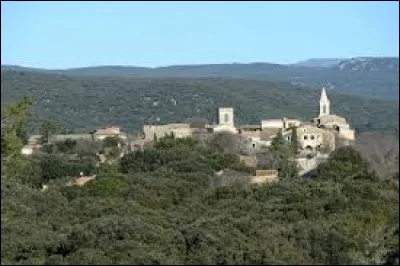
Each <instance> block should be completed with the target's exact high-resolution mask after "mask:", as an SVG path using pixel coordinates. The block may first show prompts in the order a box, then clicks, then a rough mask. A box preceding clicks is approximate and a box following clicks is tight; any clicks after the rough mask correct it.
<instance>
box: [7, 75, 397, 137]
mask: <svg viewBox="0 0 400 266" xmlns="http://www.w3.org/2000/svg"><path fill="white" fill-rule="evenodd" d="M328 94H329V95H328V96H329V97H330V99H331V102H332V106H333V112H334V113H336V114H338V115H342V116H344V117H346V118H347V119H348V121H349V122H350V124H351V125H352V127H355V128H356V129H357V130H358V131H360V132H361V131H395V132H398V128H399V126H398V117H399V116H398V111H399V107H398V103H397V102H395V101H381V100H371V99H365V98H360V97H355V96H348V95H343V94H337V93H329V92H328ZM23 96H32V97H33V98H34V104H33V107H34V108H33V117H32V119H31V126H30V128H31V129H35V130H38V129H39V126H40V121H43V120H44V119H47V118H49V117H52V118H55V119H56V120H57V121H59V122H60V123H61V124H62V125H63V127H65V128H68V129H71V130H76V131H88V130H92V129H93V128H95V127H101V126H105V125H119V126H122V127H123V128H125V129H126V130H128V131H133V130H141V129H142V126H143V123H150V122H151V123H153V124H154V123H161V124H163V123H169V122H178V121H184V120H185V119H187V118H190V117H203V118H206V119H207V120H208V121H210V122H216V119H217V108H218V107H222V106H232V107H234V108H235V117H236V123H237V124H259V123H260V120H261V119H267V118H281V117H283V116H286V117H290V118H298V119H301V120H309V119H312V118H313V117H314V116H316V115H317V114H318V104H319V103H318V101H319V97H320V90H319V89H316V90H311V89H309V88H302V87H299V86H293V85H290V84H287V83H282V82H280V83H271V82H267V81H252V80H240V79H223V78H203V79H201V78H197V79H189V78H186V79H183V78H116V77H72V76H62V75H61V76H60V75H48V74H38V73H32V72H8V71H5V72H4V71H2V73H1V103H2V105H3V104H4V103H7V102H13V101H16V100H18V99H20V98H22V97H23ZM31 132H32V131H31Z"/></svg>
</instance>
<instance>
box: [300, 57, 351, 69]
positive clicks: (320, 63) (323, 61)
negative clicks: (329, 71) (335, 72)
mask: <svg viewBox="0 0 400 266" xmlns="http://www.w3.org/2000/svg"><path fill="white" fill-rule="evenodd" d="M343 60H345V59H343V58H313V59H308V60H305V61H300V62H297V63H296V64H294V65H296V66H303V67H331V66H334V65H337V64H338V63H340V62H341V61H343Z"/></svg>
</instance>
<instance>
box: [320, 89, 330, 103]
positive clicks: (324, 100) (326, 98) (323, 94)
mask: <svg viewBox="0 0 400 266" xmlns="http://www.w3.org/2000/svg"><path fill="white" fill-rule="evenodd" d="M319 101H320V102H329V100H328V96H326V91H325V87H322V92H321V98H320V99H319Z"/></svg>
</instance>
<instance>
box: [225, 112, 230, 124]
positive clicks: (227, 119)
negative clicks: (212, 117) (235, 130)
mask: <svg viewBox="0 0 400 266" xmlns="http://www.w3.org/2000/svg"><path fill="white" fill-rule="evenodd" d="M224 120H225V123H228V121H229V115H228V114H225V115H224Z"/></svg>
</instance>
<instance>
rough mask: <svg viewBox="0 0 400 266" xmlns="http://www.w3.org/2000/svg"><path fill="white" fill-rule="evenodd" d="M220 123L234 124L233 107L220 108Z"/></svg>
mask: <svg viewBox="0 0 400 266" xmlns="http://www.w3.org/2000/svg"><path fill="white" fill-rule="evenodd" d="M218 124H219V125H226V126H231V127H233V126H234V122H233V108H232V107H220V108H218Z"/></svg>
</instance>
